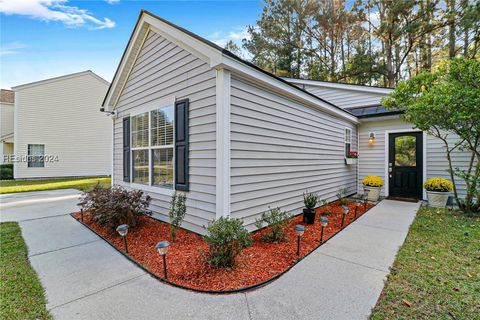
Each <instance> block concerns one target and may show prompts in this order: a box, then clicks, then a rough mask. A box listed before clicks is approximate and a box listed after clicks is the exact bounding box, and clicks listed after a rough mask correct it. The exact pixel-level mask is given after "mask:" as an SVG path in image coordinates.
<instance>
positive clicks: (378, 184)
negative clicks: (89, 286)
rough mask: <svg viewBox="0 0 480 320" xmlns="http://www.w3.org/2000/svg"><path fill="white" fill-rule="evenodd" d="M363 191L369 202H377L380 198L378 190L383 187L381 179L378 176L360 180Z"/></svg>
mask: <svg viewBox="0 0 480 320" xmlns="http://www.w3.org/2000/svg"><path fill="white" fill-rule="evenodd" d="M362 184H363V190H364V191H365V193H367V194H368V196H367V199H368V200H369V201H378V198H379V197H380V190H382V187H383V184H384V182H383V179H382V178H380V177H379V176H366V177H365V178H363V180H362Z"/></svg>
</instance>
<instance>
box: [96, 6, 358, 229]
mask: <svg viewBox="0 0 480 320" xmlns="http://www.w3.org/2000/svg"><path fill="white" fill-rule="evenodd" d="M187 100H188V102H187V106H188V108H187V110H188V112H187V114H186V118H184V114H183V113H182V112H183V111H182V110H183V108H184V106H185V101H187ZM103 106H104V108H105V109H106V111H114V112H116V116H117V119H116V120H115V126H114V144H113V145H114V155H115V156H114V163H113V168H114V173H113V183H114V184H120V185H123V186H126V187H129V188H137V189H142V190H144V191H146V192H147V193H148V194H150V195H151V196H152V198H153V200H152V204H151V209H152V210H153V211H154V213H155V217H157V218H158V219H161V220H167V219H168V206H169V201H170V197H171V195H172V194H173V192H174V191H175V190H179V191H180V192H186V194H187V197H188V200H187V216H186V218H185V223H184V225H183V226H184V227H186V228H188V229H190V230H193V231H195V232H199V233H205V229H204V228H203V227H204V226H207V225H208V223H209V222H211V221H212V220H214V219H216V218H219V217H221V216H233V217H238V218H244V221H245V224H246V225H247V227H248V228H249V229H254V226H253V223H254V222H255V218H257V217H258V216H259V214H261V213H262V212H264V211H266V210H268V208H269V207H275V206H280V207H281V208H283V209H285V210H288V211H291V212H294V213H297V212H298V210H300V209H301V208H302V206H303V197H302V194H303V192H305V191H306V190H309V191H315V192H318V193H319V195H320V196H321V197H323V198H326V199H328V200H334V199H335V193H336V192H337V191H338V189H340V188H342V187H346V188H348V190H349V192H351V193H355V192H356V184H357V169H356V166H355V165H346V164H345V160H344V157H345V150H346V148H345V139H346V135H347V136H348V141H349V144H351V148H352V149H356V132H357V123H358V120H357V118H356V117H355V116H353V115H352V114H351V113H349V112H347V111H345V110H342V109H341V108H339V107H337V106H335V105H333V104H331V103H329V102H327V101H325V100H323V99H321V98H319V97H317V96H315V95H313V94H311V93H309V92H307V91H305V90H302V89H301V88H298V87H297V86H295V85H292V84H290V83H288V82H287V81H285V80H283V79H280V78H277V77H275V76H273V75H271V74H269V73H266V72H264V71H262V70H260V69H258V68H256V67H255V66H253V65H251V64H249V63H246V62H245V61H242V60H241V59H239V58H238V57H236V56H234V55H232V54H231V53H229V52H228V51H224V50H223V49H222V48H219V47H218V46H216V45H214V44H212V43H210V42H208V41H206V40H204V39H201V38H199V37H198V36H196V35H194V34H192V33H190V32H188V31H186V30H184V29H182V28H180V27H177V26H175V25H173V24H171V23H169V22H167V21H165V20H163V19H161V18H158V17H156V16H154V15H152V14H150V13H148V12H146V11H142V13H141V14H140V17H139V20H138V22H137V25H136V27H135V30H134V31H133V34H132V36H131V38H130V41H129V43H128V46H127V48H126V50H125V53H124V55H123V57H122V59H121V61H120V65H119V68H118V69H117V72H116V74H115V77H114V79H113V81H112V85H111V87H110V89H109V91H108V93H107V95H106V98H105V101H104V104H103ZM172 110H174V111H173V112H172ZM173 113H175V120H174V121H172V120H173V119H172V118H171V116H170V115H171V114H173ZM159 115H160V116H159ZM169 119H170V120H169ZM124 125H125V126H129V127H124ZM159 128H160V129H161V130H160V131H161V133H159ZM162 130H163V131H162ZM173 131H174V133H173ZM183 135H185V136H186V137H187V139H186V140H187V147H188V148H187V150H186V151H185V150H184V149H182V148H183V147H182V146H183V143H184V142H185V140H184V139H183V138H181V137H182V136H183ZM159 137H160V139H159ZM174 137H175V138H174ZM177 137H180V139H177ZM159 141H160V142H159ZM171 152H174V154H175V156H173V155H172V153H171ZM185 180H186V181H187V183H186V184H185Z"/></svg>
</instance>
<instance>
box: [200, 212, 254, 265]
mask: <svg viewBox="0 0 480 320" xmlns="http://www.w3.org/2000/svg"><path fill="white" fill-rule="evenodd" d="M207 230H208V235H206V236H204V239H205V242H206V243H207V244H208V246H209V255H208V257H207V262H208V263H209V264H210V265H211V266H214V267H226V268H231V267H233V266H234V265H235V258H236V257H237V256H238V255H239V254H240V253H241V252H242V250H243V249H244V248H246V247H249V246H251V245H252V238H251V237H250V234H249V233H248V231H247V229H245V227H244V226H243V221H242V220H240V219H234V218H225V217H221V218H220V219H218V220H215V221H213V222H212V223H211V224H210V225H209V226H208V228H207Z"/></svg>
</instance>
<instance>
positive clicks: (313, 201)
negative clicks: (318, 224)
mask: <svg viewBox="0 0 480 320" xmlns="http://www.w3.org/2000/svg"><path fill="white" fill-rule="evenodd" d="M318 200H319V198H318V195H317V194H316V193H313V192H311V193H309V192H308V191H307V192H305V193H304V194H303V203H304V204H305V208H306V209H308V210H309V211H313V210H315V207H316V206H317V204H318Z"/></svg>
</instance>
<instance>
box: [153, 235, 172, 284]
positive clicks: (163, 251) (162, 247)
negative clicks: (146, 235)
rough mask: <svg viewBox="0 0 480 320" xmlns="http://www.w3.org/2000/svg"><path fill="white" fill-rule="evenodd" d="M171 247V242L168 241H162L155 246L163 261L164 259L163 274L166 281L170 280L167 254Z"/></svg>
mask: <svg viewBox="0 0 480 320" xmlns="http://www.w3.org/2000/svg"><path fill="white" fill-rule="evenodd" d="M169 247H170V242H168V241H160V242H159V243H157V245H156V246H155V249H157V251H158V254H159V255H161V256H162V259H163V274H164V277H165V279H168V275H167V252H168V248H169Z"/></svg>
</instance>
